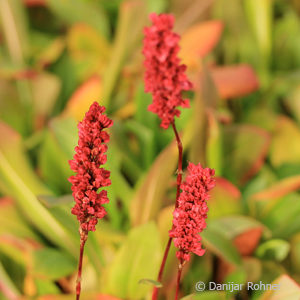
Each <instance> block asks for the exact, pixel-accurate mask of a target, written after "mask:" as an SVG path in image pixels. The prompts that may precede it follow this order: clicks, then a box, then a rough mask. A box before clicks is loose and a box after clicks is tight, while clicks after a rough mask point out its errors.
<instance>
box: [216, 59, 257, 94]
mask: <svg viewBox="0 0 300 300" xmlns="http://www.w3.org/2000/svg"><path fill="white" fill-rule="evenodd" d="M211 76H212V79H213V81H214V83H215V85H216V87H217V90H218V92H219V95H220V97H221V98H222V99H226V98H237V97H242V96H245V95H247V94H250V93H252V92H254V91H256V90H257V89H258V87H259V82H258V79H257V77H256V74H255V73H254V71H253V69H252V67H251V66H249V65H246V64H242V65H236V66H229V67H216V68H212V69H211Z"/></svg>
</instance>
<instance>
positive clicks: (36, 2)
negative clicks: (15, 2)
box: [23, 0, 46, 6]
mask: <svg viewBox="0 0 300 300" xmlns="http://www.w3.org/2000/svg"><path fill="white" fill-rule="evenodd" d="M23 2H24V4H25V5H26V6H45V5H46V0H23Z"/></svg>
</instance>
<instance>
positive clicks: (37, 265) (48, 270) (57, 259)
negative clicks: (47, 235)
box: [32, 248, 77, 280]
mask: <svg viewBox="0 0 300 300" xmlns="http://www.w3.org/2000/svg"><path fill="white" fill-rule="evenodd" d="M76 266H77V262H76V260H75V259H73V258H72V257H70V256H68V255H66V254H65V253H63V252H61V251H59V250H56V249H53V248H43V249H40V250H36V251H34V253H33V269H32V272H33V275H34V276H35V277H38V278H40V279H48V280H57V279H59V278H62V277H65V276H67V275H70V274H71V273H73V272H74V271H75V270H76Z"/></svg>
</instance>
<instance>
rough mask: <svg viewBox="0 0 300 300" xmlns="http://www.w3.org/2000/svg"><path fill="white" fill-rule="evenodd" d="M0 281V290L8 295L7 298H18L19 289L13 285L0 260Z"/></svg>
mask: <svg viewBox="0 0 300 300" xmlns="http://www.w3.org/2000/svg"><path fill="white" fill-rule="evenodd" d="M0 282H1V292H2V293H3V294H4V295H5V296H7V298H8V297H10V298H8V299H18V298H19V294H20V293H19V291H18V289H17V288H16V287H15V285H14V283H13V281H12V280H11V279H10V278H9V276H8V275H7V273H6V271H5V269H4V268H3V266H2V263H1V262H0Z"/></svg>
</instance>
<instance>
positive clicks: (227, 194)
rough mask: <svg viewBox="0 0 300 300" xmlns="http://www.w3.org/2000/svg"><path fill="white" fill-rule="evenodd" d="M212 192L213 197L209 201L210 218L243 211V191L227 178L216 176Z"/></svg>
mask: <svg viewBox="0 0 300 300" xmlns="http://www.w3.org/2000/svg"><path fill="white" fill-rule="evenodd" d="M210 194H211V198H210V199H209V201H208V203H207V204H208V208H209V213H208V218H209V220H212V219H216V218H218V217H220V216H226V215H234V214H240V213H241V212H242V206H241V192H240V191H239V189H238V188H237V187H236V186H234V185H233V184H232V183H231V182H229V181H227V180H226V179H225V178H221V177H217V178H216V186H215V187H214V189H213V190H212V191H211V193H210Z"/></svg>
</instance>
